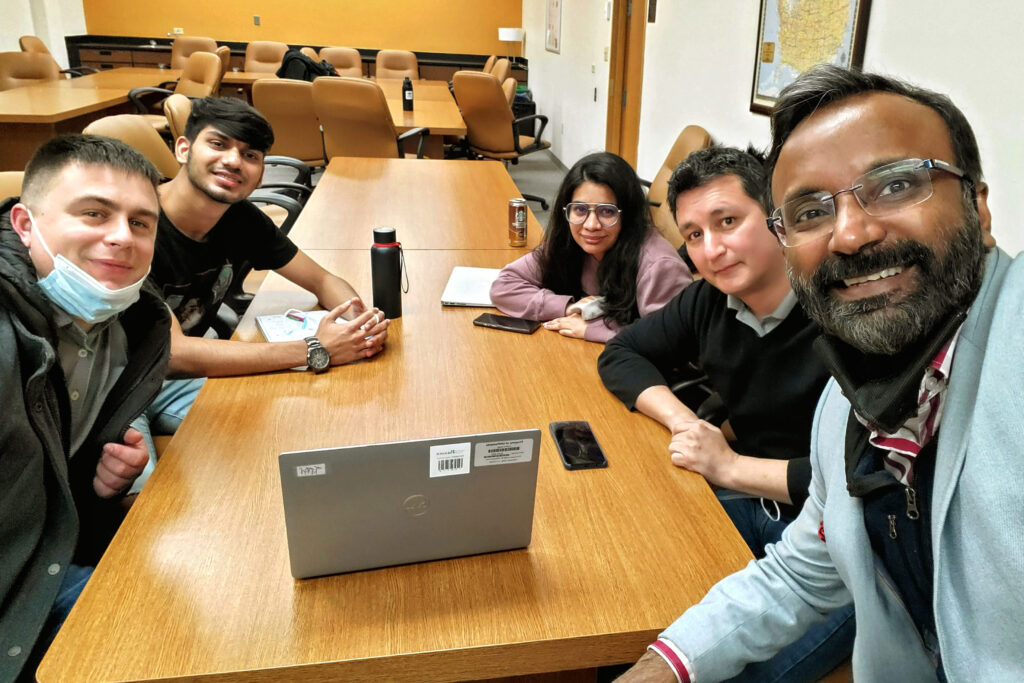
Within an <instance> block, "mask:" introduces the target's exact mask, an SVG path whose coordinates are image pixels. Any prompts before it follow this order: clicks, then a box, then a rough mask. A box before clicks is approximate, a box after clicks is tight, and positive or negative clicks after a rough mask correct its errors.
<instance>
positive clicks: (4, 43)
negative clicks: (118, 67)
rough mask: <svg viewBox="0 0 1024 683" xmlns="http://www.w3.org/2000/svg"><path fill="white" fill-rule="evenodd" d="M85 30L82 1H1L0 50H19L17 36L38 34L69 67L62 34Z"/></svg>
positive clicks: (72, 33)
mask: <svg viewBox="0 0 1024 683" xmlns="http://www.w3.org/2000/svg"><path fill="white" fill-rule="evenodd" d="M82 33H85V10H84V9H83V8H82V0H3V21H0V52H6V51H18V50H20V49H21V48H20V47H19V46H18V38H20V37H21V36H23V35H26V34H31V35H35V36H38V37H39V38H40V39H42V41H43V42H44V43H46V46H47V47H48V48H50V52H51V53H53V58H54V59H56V60H57V63H58V64H60V65H61V68H66V67H67V66H68V52H67V48H65V46H64V36H74V35H79V34H82Z"/></svg>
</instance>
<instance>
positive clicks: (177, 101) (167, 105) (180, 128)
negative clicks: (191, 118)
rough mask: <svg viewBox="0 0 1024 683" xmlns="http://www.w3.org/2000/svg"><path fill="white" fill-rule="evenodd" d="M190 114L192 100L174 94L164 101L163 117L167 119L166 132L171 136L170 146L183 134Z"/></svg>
mask: <svg viewBox="0 0 1024 683" xmlns="http://www.w3.org/2000/svg"><path fill="white" fill-rule="evenodd" d="M191 113H192V100H190V99H189V98H187V97H185V96H184V95H179V94H178V93H175V94H173V95H170V96H169V97H168V98H167V99H166V100H164V116H165V117H166V118H167V130H168V132H170V134H171V141H172V144H173V141H174V140H177V139H178V138H180V137H181V136H182V135H184V134H185V124H186V123H188V115H189V114H191Z"/></svg>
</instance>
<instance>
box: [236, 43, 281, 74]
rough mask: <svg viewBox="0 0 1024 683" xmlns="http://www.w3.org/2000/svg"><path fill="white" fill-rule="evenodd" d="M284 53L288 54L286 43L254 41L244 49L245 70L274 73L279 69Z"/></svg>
mask: <svg viewBox="0 0 1024 683" xmlns="http://www.w3.org/2000/svg"><path fill="white" fill-rule="evenodd" d="M285 52H288V45H287V44H286V43H279V42H277V41H273V40H254V41H252V42H251V43H249V45H248V46H247V47H246V48H245V70H246V71H259V72H262V73H274V72H276V71H277V70H278V69H280V68H281V59H283V58H284V53H285Z"/></svg>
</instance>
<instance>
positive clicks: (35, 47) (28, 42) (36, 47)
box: [18, 36, 50, 55]
mask: <svg viewBox="0 0 1024 683" xmlns="http://www.w3.org/2000/svg"><path fill="white" fill-rule="evenodd" d="M18 46H19V47H20V48H21V51H22V52H42V53H43V54H47V55H48V54H50V48H48V47H46V43H44V42H43V41H41V40H40V39H39V38H38V37H36V36H22V37H21V38H18Z"/></svg>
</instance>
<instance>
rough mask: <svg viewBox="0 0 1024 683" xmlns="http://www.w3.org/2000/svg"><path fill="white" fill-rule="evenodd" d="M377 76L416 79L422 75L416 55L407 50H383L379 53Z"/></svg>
mask: <svg viewBox="0 0 1024 683" xmlns="http://www.w3.org/2000/svg"><path fill="white" fill-rule="evenodd" d="M376 77H377V78H398V79H402V78H406V77H408V78H411V79H412V80H414V81H416V80H419V77H420V65H419V62H418V61H416V55H414V54H413V53H412V52H408V51H407V50H381V51H380V52H378V53H377V71H376Z"/></svg>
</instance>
